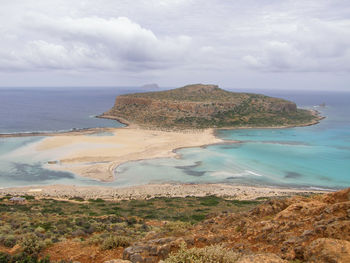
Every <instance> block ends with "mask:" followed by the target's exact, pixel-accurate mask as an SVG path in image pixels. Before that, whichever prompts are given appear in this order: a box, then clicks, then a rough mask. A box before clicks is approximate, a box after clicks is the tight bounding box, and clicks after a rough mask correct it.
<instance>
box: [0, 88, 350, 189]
mask: <svg viewBox="0 0 350 263" xmlns="http://www.w3.org/2000/svg"><path fill="white" fill-rule="evenodd" d="M264 93H265V94H266V93H267V92H264ZM267 94H268V93H267ZM268 95H274V94H273V93H272V94H268ZM276 96H278V97H285V98H288V99H292V100H294V101H296V102H297V103H298V105H301V106H304V107H312V105H317V104H320V103H322V102H323V101H326V103H327V106H326V107H325V108H320V107H318V108H316V109H318V110H320V111H321V112H322V115H324V116H326V117H327V118H326V119H325V120H323V121H321V123H320V124H318V125H314V126H309V127H300V128H290V129H249V130H219V131H217V136H219V137H220V138H223V139H225V140H238V141H240V142H239V143H225V144H219V145H212V146H208V147H198V148H188V149H181V150H179V151H178V153H179V154H180V156H181V158H178V159H175V158H161V159H153V160H143V161H137V162H129V163H125V164H123V165H121V166H119V167H118V168H117V170H116V171H115V181H114V182H112V183H102V182H98V181H95V180H90V179H85V178H81V177H78V176H75V175H73V174H70V173H66V172H57V171H51V170H47V169H45V168H44V167H43V165H44V164H45V163H46V162H47V161H48V160H50V156H42V155H40V153H38V152H36V151H35V144H36V142H38V141H39V140H41V139H42V137H21V138H0V187H9V186H22V185H47V184H57V183H59V184H74V185H113V186H131V185H140V184H147V183H161V182H184V183H204V182H207V183H214V182H222V183H228V184H246V185H270V186H293V187H306V188H310V187H312V188H343V187H348V186H350V105H348V102H349V101H350V93H315V94H305V93H295V92H294V93H287V94H276ZM105 101H106V104H108V103H109V100H108V99H106V100H105ZM107 102H108V103H107ZM106 108H108V107H107V105H106ZM33 118H34V117H33ZM71 118H72V119H74V118H79V117H77V116H73V117H71ZM98 120H99V119H96V120H94V121H98ZM2 125H3V127H4V129H6V123H5V124H4V123H2ZM65 125H66V124H65ZM73 127H74V126H72V128H73ZM37 128H38V129H40V128H41V127H37ZM66 128H69V126H66ZM82 128H84V126H82ZM23 130H26V131H28V130H30V128H25V127H24V128H23ZM108 135H110V134H108V133H106V134H104V133H102V134H98V135H97V136H108Z"/></svg>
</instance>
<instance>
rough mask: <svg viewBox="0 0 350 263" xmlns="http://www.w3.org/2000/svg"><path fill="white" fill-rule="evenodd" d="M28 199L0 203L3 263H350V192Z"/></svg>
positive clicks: (31, 197)
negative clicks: (245, 196)
mask: <svg viewBox="0 0 350 263" xmlns="http://www.w3.org/2000/svg"><path fill="white" fill-rule="evenodd" d="M24 198H25V199H26V201H25V202H23V203H20V204H16V203H12V202H11V201H10V200H11V196H9V195H7V196H4V197H2V198H0V212H1V225H0V230H1V235H0V262H32V263H35V262H39V261H37V260H35V259H33V258H36V257H37V256H39V257H42V258H43V257H45V256H46V255H50V260H45V261H40V262H41V263H49V262H80V263H88V262H89V263H90V262H91V263H92V262H94V263H100V262H101V263H102V262H104V263H118V262H119V263H122V262H124V263H127V262H129V263H130V262H133V263H136V262H141V263H144V262H148V263H153V262H154V263H156V262H160V261H161V260H164V261H165V263H183V262H193V263H205V262H217V263H283V262H284V263H288V262H289V263H301V262H310V263H321V262H322V263H327V262H329V263H331V262H332V263H333V262H335V263H337V262H338V263H347V262H350V188H348V189H345V190H342V191H338V192H335V193H329V194H323V195H311V196H294V197H290V198H285V197H275V198H258V199H256V200H232V199H225V198H221V197H215V196H205V197H190V196H189V197H185V198H168V197H158V198H152V199H149V200H120V201H105V200H102V199H88V200H84V199H82V198H78V197H77V198H71V199H70V200H69V201H63V200H53V199H34V197H33V196H24ZM63 252H64V253H63ZM61 260H62V261H61ZM164 261H162V262H164Z"/></svg>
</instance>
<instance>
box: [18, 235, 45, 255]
mask: <svg viewBox="0 0 350 263" xmlns="http://www.w3.org/2000/svg"><path fill="white" fill-rule="evenodd" d="M20 245H21V247H22V250H23V252H24V253H25V254H28V255H34V256H35V255H37V254H38V253H39V252H40V251H41V250H42V249H43V248H45V247H46V246H47V245H48V244H47V243H46V242H44V241H41V240H40V239H39V238H38V237H37V236H36V235H34V234H29V235H27V236H25V237H24V238H23V239H22V241H21V243H20Z"/></svg>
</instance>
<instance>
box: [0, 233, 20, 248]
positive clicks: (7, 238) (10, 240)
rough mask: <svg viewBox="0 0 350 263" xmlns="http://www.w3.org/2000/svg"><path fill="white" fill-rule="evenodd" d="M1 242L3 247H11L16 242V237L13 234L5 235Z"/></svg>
mask: <svg viewBox="0 0 350 263" xmlns="http://www.w3.org/2000/svg"><path fill="white" fill-rule="evenodd" d="M2 243H3V244H4V246H5V247H13V246H14V245H16V243H17V239H16V237H15V236H14V235H7V236H4V237H3V241H2Z"/></svg>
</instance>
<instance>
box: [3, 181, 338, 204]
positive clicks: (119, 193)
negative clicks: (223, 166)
mask: <svg viewBox="0 0 350 263" xmlns="http://www.w3.org/2000/svg"><path fill="white" fill-rule="evenodd" d="M334 191H336V190H334ZM329 192H333V190H313V189H296V188H282V187H269V186H245V185H228V184H170V183H164V184H146V185H139V186H129V187H111V186H74V185H47V186H24V187H11V188H4V189H0V196H5V195H13V196H23V195H31V196H35V197H37V198H58V199H64V200H69V199H70V198H74V197H80V198H84V199H96V198H101V199H104V200H113V201H119V200H131V199H144V200H145V199H151V198H156V197H169V198H173V197H187V196H193V197H203V196H209V195H215V196H218V197H222V198H226V199H238V200H255V199H257V198H264V197H266V198H268V197H283V196H293V195H310V194H322V193H329Z"/></svg>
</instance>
